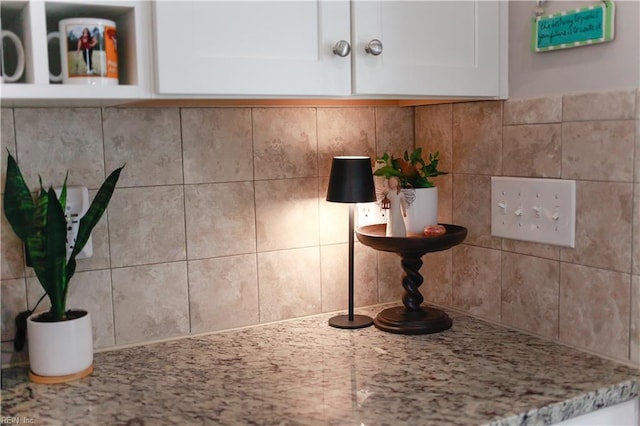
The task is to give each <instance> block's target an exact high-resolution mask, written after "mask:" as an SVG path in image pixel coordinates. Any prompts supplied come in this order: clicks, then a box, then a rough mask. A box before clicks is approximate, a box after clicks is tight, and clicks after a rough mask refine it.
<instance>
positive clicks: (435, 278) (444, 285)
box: [420, 250, 453, 306]
mask: <svg viewBox="0 0 640 426" xmlns="http://www.w3.org/2000/svg"><path fill="white" fill-rule="evenodd" d="M452 259H453V255H452V251H451V250H445V251H439V252H435V253H428V254H426V255H425V256H422V262H423V263H422V267H421V268H420V275H422V278H423V279H424V282H423V283H422V286H421V287H420V292H421V293H422V296H423V297H424V300H425V301H427V302H432V303H435V304H437V305H441V306H451V305H452V303H453V302H452V286H451V280H452V261H453V260H452Z"/></svg>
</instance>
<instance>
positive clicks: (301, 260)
mask: <svg viewBox="0 0 640 426" xmlns="http://www.w3.org/2000/svg"><path fill="white" fill-rule="evenodd" d="M258 283H259V285H260V322H270V321H277V320H282V319H287V318H295V317H300V316H304V315H311V314H317V313H320V310H321V298H322V295H321V288H320V248H319V247H306V248H300V249H294V250H280V251H271V252H266V253H258Z"/></svg>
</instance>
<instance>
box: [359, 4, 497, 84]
mask: <svg viewBox="0 0 640 426" xmlns="http://www.w3.org/2000/svg"><path fill="white" fill-rule="evenodd" d="M499 3H500V2H499V1H486V0H476V1H470V0H469V1H360V0H354V3H353V4H354V8H353V16H352V22H353V44H354V46H353V50H354V52H353V55H354V58H353V60H354V90H353V91H354V93H355V94H388V95H413V96H415V95H426V96H498V95H499V89H500V77H501V76H500V71H501V69H500V61H501V60H504V61H506V57H502V58H501V56H500V50H501V49H500V36H501V34H500V31H501V30H502V31H504V30H505V29H506V25H503V26H502V28H501V22H502V23H503V24H504V23H505V20H501V17H500V7H501V6H500V4H499ZM502 36H503V37H506V34H502ZM373 39H378V40H380V41H381V42H382V46H383V49H382V53H381V54H380V55H378V56H374V55H372V54H370V53H366V52H365V48H366V46H367V44H368V43H369V41H370V40H373ZM504 46H506V44H505V45H504ZM505 50H506V49H505ZM504 63H506V62H504ZM503 77H504V76H503Z"/></svg>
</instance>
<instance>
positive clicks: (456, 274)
mask: <svg viewBox="0 0 640 426" xmlns="http://www.w3.org/2000/svg"><path fill="white" fill-rule="evenodd" d="M452 251H453V281H452V290H453V291H452V304H453V307H455V308H457V309H461V310H463V311H465V312H468V313H470V314H471V315H477V316H479V317H484V318H487V319H490V320H493V321H499V320H500V270H501V267H500V265H501V259H500V256H501V255H500V251H499V250H490V249H486V248H482V247H473V246H469V245H466V244H462V245H459V246H456V247H454V248H453V249H452Z"/></svg>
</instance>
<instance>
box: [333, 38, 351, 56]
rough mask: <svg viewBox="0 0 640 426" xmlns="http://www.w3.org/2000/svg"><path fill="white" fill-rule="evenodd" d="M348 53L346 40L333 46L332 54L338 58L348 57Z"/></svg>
mask: <svg viewBox="0 0 640 426" xmlns="http://www.w3.org/2000/svg"><path fill="white" fill-rule="evenodd" d="M350 52H351V46H350V45H349V42H348V41H347V40H340V41H339V42H337V43H336V45H335V46H333V53H334V54H336V55H338V56H342V57H343V58H344V57H345V56H348V55H349V53H350Z"/></svg>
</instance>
